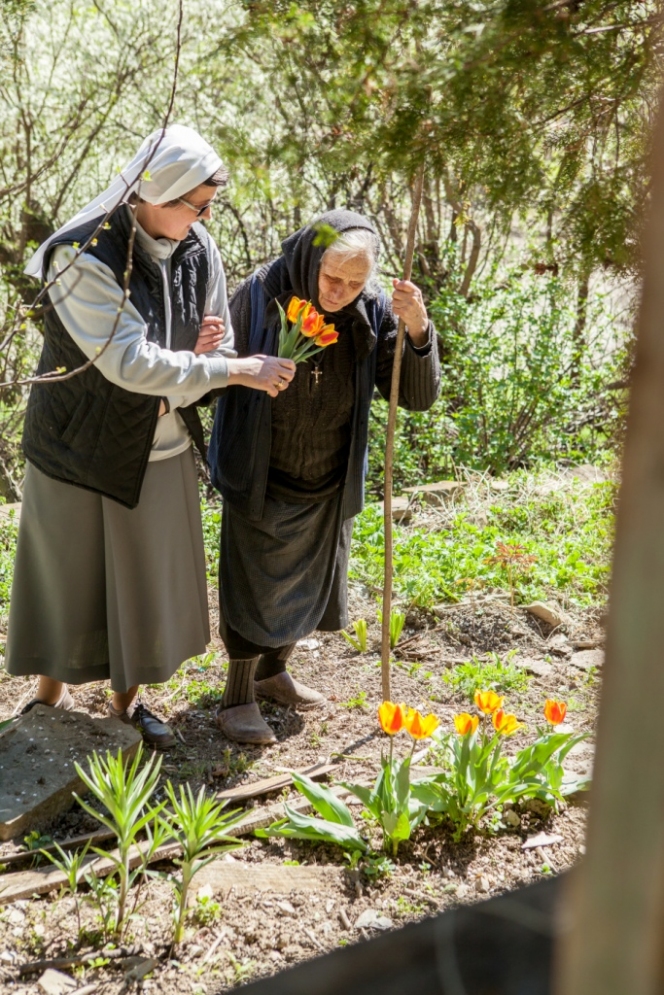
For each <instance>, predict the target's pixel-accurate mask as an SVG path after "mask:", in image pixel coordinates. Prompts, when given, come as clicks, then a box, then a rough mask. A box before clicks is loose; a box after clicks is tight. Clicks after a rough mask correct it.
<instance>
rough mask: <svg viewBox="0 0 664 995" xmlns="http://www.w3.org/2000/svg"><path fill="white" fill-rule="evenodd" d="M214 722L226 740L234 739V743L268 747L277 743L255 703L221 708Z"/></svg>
mask: <svg viewBox="0 0 664 995" xmlns="http://www.w3.org/2000/svg"><path fill="white" fill-rule="evenodd" d="M214 721H215V723H216V725H217V728H218V729H219V730H220V732H222V733H223V734H224V736H225V737H226V739H232V740H233V742H234V743H251V744H252V745H254V746H267V745H268V744H269V743H276V742H277V737H276V736H275V735H274V733H273V732H272V730H271V729H270V727H269V725H268V724H267V722H266V721H265V719H264V718H263V716H262V715H261V713H260V709H259V708H258V705H257V704H256V702H255V701H252V702H250V703H249V704H247V705H231V707H230V708H219V709H218V710H217V714H216V715H215V717H214Z"/></svg>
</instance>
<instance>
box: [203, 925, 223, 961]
mask: <svg viewBox="0 0 664 995" xmlns="http://www.w3.org/2000/svg"><path fill="white" fill-rule="evenodd" d="M223 938H224V934H223V932H222V933H219V935H218V936H217V938H216V940H215V941H214V943H213V944H212V946H211V947H210V949H209V950H208V952H207V953H206V955H205V957H204V958H203V960H202V961H201V963H202V964H207V962H208V961H209V960H212V955H213V953H214V952H215V950H216V949H217V947H218V946H219V944H220V943H221V941H222V940H223Z"/></svg>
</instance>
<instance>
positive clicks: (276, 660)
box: [254, 643, 295, 681]
mask: <svg viewBox="0 0 664 995" xmlns="http://www.w3.org/2000/svg"><path fill="white" fill-rule="evenodd" d="M294 649H295V643H289V644H288V646H281V647H280V648H279V649H276V650H270V652H269V653H263V655H262V656H261V657H260V658H259V660H258V667H257V669H256V673H255V675H254V680H255V681H264V680H265V678H266V677H275V676H276V675H277V674H282V673H283V672H284V670H285V669H286V662H287V660H288V658H289V656H290V655H291V653H292V652H293V650H294Z"/></svg>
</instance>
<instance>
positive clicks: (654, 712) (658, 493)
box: [556, 101, 664, 995]
mask: <svg viewBox="0 0 664 995" xmlns="http://www.w3.org/2000/svg"><path fill="white" fill-rule="evenodd" d="M652 168H653V186H652V201H651V205H650V210H649V215H650V217H649V223H648V232H647V237H646V243H645V270H644V283H643V291H642V298H641V306H640V311H639V318H638V328H637V347H636V367H635V371H634V377H633V380H632V393H631V401H630V407H629V419H628V426H627V437H626V444H625V454H624V460H623V467H622V485H621V488H620V501H619V510H618V521H617V536H616V546H615V553H614V561H613V577H612V581H611V605H610V616H609V629H608V641H607V654H606V665H605V668H604V687H603V691H602V700H601V708H600V717H599V731H598V738H597V759H596V764H595V773H594V777H593V786H592V795H591V803H590V816H589V825H588V837H587V856H586V858H585V860H584V863H583V866H582V867H581V868H580V873H579V877H578V881H577V883H576V887H575V891H574V894H573V895H571V896H570V899H571V903H570V906H571V907H570V908H569V910H568V911H569V913H570V916H569V923H566V924H565V926H566V930H567V929H568V931H567V932H566V936H565V939H564V941H562V943H561V948H560V950H559V951H558V972H557V974H558V976H557V986H556V993H557V995H655V993H661V992H664V970H663V968H664V719H663V716H662V714H661V709H662V704H663V703H664V101H662V102H661V103H660V110H659V115H658V122H657V126H656V130H655V135H654V142H653V167H652ZM568 927H569V928H568Z"/></svg>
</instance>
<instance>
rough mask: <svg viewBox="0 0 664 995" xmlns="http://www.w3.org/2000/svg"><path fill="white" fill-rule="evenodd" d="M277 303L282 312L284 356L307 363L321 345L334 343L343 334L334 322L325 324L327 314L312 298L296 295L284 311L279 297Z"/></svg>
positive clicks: (281, 355)
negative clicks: (319, 310)
mask: <svg viewBox="0 0 664 995" xmlns="http://www.w3.org/2000/svg"><path fill="white" fill-rule="evenodd" d="M277 307H278V308H279V314H280V316H281V330H280V332H279V352H278V355H279V357H280V358H281V359H292V360H293V362H294V363H303V362H304V361H305V360H307V359H309V357H310V356H313V355H315V354H316V353H317V352H320V351H321V349H326V348H327V347H328V346H329V345H334V343H335V342H336V341H337V339H338V338H339V332H337V330H336V329H335V327H334V325H330V324H328V325H326V324H325V318H324V317H323V315H322V314H319V313H318V311H317V310H316V308H315V307H314V306H313V304H312V303H311V301H302V300H300V298H299V297H292V298H291V300H290V303H289V305H288V310H287V311H284V309H283V308H282V306H281V304H280V303H279V301H277ZM289 325H290V327H289Z"/></svg>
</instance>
